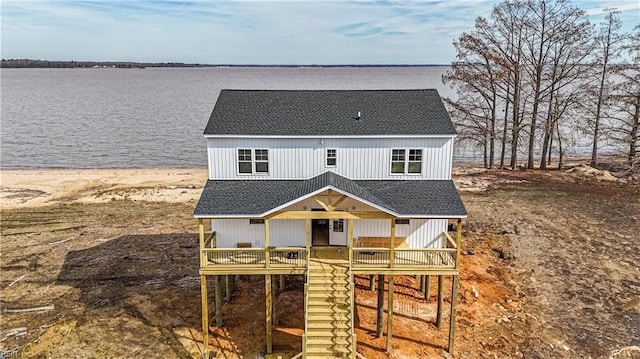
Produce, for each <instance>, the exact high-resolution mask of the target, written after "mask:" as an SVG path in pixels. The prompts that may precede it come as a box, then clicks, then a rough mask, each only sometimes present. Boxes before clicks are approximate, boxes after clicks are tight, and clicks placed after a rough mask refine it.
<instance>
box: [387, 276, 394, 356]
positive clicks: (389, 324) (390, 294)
mask: <svg viewBox="0 0 640 359" xmlns="http://www.w3.org/2000/svg"><path fill="white" fill-rule="evenodd" d="M387 299H388V301H389V303H388V304H387V352H389V351H391V349H392V347H391V339H392V338H393V274H389V291H388V293H387Z"/></svg>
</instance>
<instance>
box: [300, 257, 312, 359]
mask: <svg viewBox="0 0 640 359" xmlns="http://www.w3.org/2000/svg"><path fill="white" fill-rule="evenodd" d="M310 262H311V249H310V248H309V247H307V278H306V280H305V283H304V333H303V334H302V357H303V358H306V357H307V333H308V330H309V278H310V277H311V265H310Z"/></svg>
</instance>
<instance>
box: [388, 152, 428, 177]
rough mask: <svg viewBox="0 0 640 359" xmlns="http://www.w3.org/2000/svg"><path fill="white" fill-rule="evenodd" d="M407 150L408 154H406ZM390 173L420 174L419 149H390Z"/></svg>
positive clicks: (420, 158) (420, 160) (420, 156)
mask: <svg viewBox="0 0 640 359" xmlns="http://www.w3.org/2000/svg"><path fill="white" fill-rule="evenodd" d="M407 152H408V153H409V155H408V156H407ZM391 173H396V174H420V173H422V150H421V149H409V150H405V149H393V150H391Z"/></svg>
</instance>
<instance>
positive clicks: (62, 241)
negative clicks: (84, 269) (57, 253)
mask: <svg viewBox="0 0 640 359" xmlns="http://www.w3.org/2000/svg"><path fill="white" fill-rule="evenodd" d="M73 238H74V237H69V238H67V239H63V240H61V241H56V242H51V243H49V244H50V245H54V244H60V243H64V242H66V241H70V240H72V239H73Z"/></svg>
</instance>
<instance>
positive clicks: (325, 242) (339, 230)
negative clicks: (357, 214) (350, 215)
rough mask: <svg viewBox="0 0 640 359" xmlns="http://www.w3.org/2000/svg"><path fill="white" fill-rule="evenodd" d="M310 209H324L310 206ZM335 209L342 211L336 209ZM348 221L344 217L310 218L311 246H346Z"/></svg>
mask: <svg viewBox="0 0 640 359" xmlns="http://www.w3.org/2000/svg"><path fill="white" fill-rule="evenodd" d="M311 210H312V211H324V209H323V208H312V209H311ZM337 211H344V209H342V210H340V209H339V210H337ZM347 227H348V221H346V220H344V219H312V220H311V245H312V246H347V242H348V239H347V238H348V235H347V233H348V228H347Z"/></svg>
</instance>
